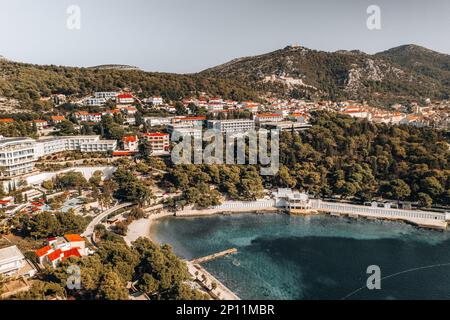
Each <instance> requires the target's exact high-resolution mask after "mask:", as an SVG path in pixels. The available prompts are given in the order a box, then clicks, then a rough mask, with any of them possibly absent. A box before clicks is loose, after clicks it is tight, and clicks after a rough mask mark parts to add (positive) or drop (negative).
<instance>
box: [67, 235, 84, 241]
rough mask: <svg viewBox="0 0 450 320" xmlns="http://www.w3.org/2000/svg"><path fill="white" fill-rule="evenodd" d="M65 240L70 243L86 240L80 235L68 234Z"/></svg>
mask: <svg viewBox="0 0 450 320" xmlns="http://www.w3.org/2000/svg"><path fill="white" fill-rule="evenodd" d="M64 238H66V240H67V241H69V242H79V241H84V238H83V237H82V236H80V235H79V234H66V235H65V236H64Z"/></svg>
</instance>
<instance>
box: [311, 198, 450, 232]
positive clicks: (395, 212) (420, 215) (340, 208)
mask: <svg viewBox="0 0 450 320" xmlns="http://www.w3.org/2000/svg"><path fill="white" fill-rule="evenodd" d="M311 209H312V210H317V211H318V212H327V213H331V214H338V215H349V216H351V217H354V218H357V217H359V216H361V217H366V218H377V219H388V220H404V221H407V222H411V223H414V224H416V225H418V226H421V227H427V228H438V229H446V228H447V220H448V219H449V218H450V217H449V214H448V213H440V212H432V211H421V210H403V209H393V208H379V207H376V206H361V205H353V204H347V203H336V202H327V201H322V200H311Z"/></svg>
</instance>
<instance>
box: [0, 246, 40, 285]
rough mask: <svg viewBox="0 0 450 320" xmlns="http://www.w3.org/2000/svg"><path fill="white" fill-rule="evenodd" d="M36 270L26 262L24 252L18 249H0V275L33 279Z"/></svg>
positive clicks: (14, 247)
mask: <svg viewBox="0 0 450 320" xmlns="http://www.w3.org/2000/svg"><path fill="white" fill-rule="evenodd" d="M35 274H36V270H35V269H34V268H33V267H32V266H31V265H30V264H29V262H28V261H26V260H25V257H24V255H23V254H22V252H21V251H20V250H19V249H18V248H17V247H16V246H11V247H6V248H3V249H0V275H1V276H3V277H13V276H28V277H32V276H34V275H35Z"/></svg>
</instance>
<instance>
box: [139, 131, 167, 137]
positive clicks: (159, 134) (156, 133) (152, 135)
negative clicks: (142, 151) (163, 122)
mask: <svg viewBox="0 0 450 320" xmlns="http://www.w3.org/2000/svg"><path fill="white" fill-rule="evenodd" d="M144 136H146V137H167V136H169V134H168V133H161V132H155V133H144Z"/></svg>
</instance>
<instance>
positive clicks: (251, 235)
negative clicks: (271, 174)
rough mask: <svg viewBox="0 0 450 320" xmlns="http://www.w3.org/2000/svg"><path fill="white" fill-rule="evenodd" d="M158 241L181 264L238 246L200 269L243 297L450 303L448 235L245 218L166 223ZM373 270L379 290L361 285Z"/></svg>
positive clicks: (368, 224)
mask: <svg viewBox="0 0 450 320" xmlns="http://www.w3.org/2000/svg"><path fill="white" fill-rule="evenodd" d="M155 236H156V240H158V241H159V242H161V243H168V244H170V245H172V246H173V248H174V251H175V252H176V253H177V254H178V255H179V256H181V257H183V258H186V259H193V258H197V257H202V256H206V255H209V254H212V253H215V252H219V251H222V250H226V249H229V248H237V249H238V253H237V254H234V255H231V256H228V257H224V258H220V259H218V260H215V261H212V262H208V263H205V264H204V266H205V267H206V268H207V269H208V271H210V272H211V273H212V274H213V275H214V276H216V277H217V278H218V279H219V280H220V281H222V282H223V283H224V284H225V285H226V286H228V287H229V288H230V289H231V290H233V291H234V292H236V294H237V295H238V296H239V297H241V298H242V299H290V300H293V299H342V298H344V297H347V298H348V299H450V233H448V232H437V231H428V230H422V229H417V228H415V227H413V226H409V225H407V224H402V223H394V222H383V221H365V220H358V221H356V220H350V219H346V218H334V217H329V216H313V217H293V216H288V215H277V214H273V215H251V214H243V215H233V216H212V217H200V218H168V219H163V220H161V221H160V222H158V224H157V225H156V226H155ZM445 264H448V265H445ZM370 265H378V266H379V267H380V268H381V277H382V278H384V277H386V278H385V279H383V280H382V281H381V290H368V289H367V288H365V286H366V281H367V278H368V276H369V275H367V273H366V271H367V267H368V266H370ZM431 266H432V267H431ZM423 267H425V268H423ZM417 268H420V269H417ZM410 269H416V270H413V271H410V272H409V271H407V270H410ZM404 271H406V272H404ZM397 273H400V274H398V275H395V276H391V275H393V274H397ZM361 287H363V289H362V290H360V291H357V292H356V293H354V294H353V295H350V294H351V293H352V292H354V291H355V290H356V289H358V288H361ZM349 295H350V296H349Z"/></svg>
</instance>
